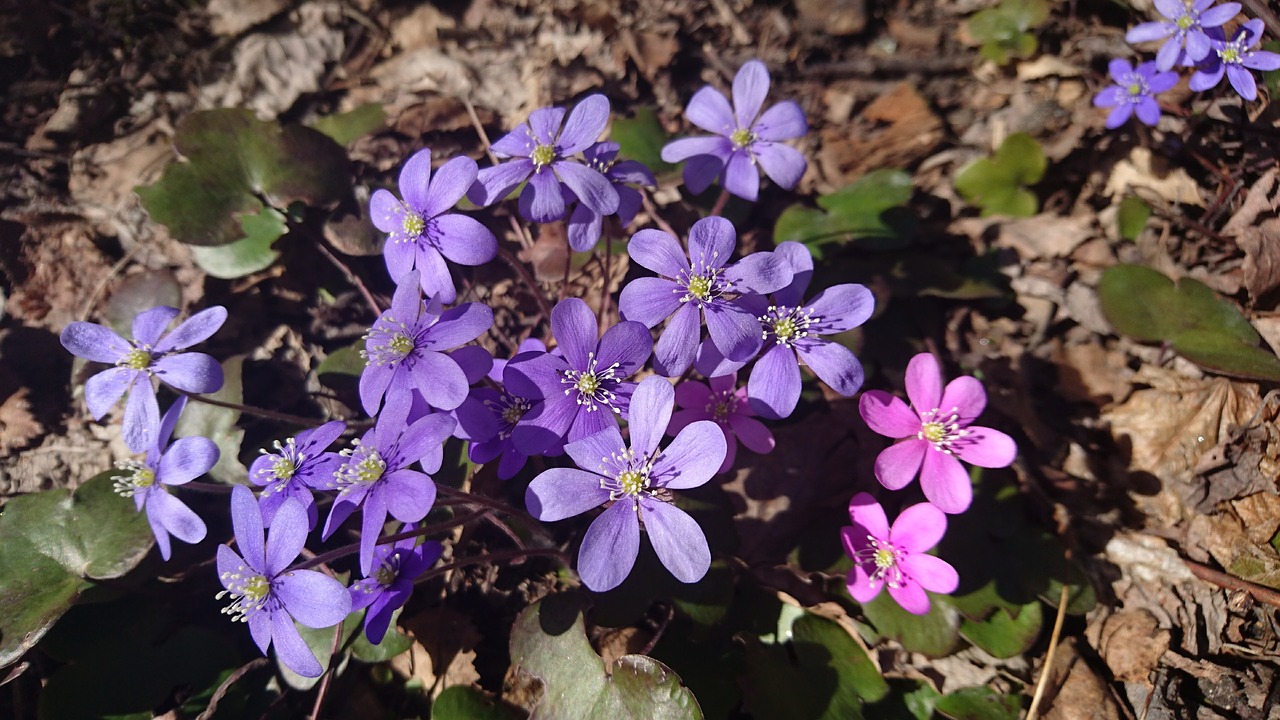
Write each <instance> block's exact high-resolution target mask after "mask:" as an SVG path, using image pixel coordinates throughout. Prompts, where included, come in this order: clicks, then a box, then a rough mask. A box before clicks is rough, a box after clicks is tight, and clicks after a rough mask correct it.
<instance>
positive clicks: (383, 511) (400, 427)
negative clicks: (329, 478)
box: [321, 413, 456, 575]
mask: <svg viewBox="0 0 1280 720" xmlns="http://www.w3.org/2000/svg"><path fill="white" fill-rule="evenodd" d="M455 423H456V421H455V420H454V419H453V418H452V417H450V416H448V415H446V414H444V413H432V414H430V415H428V416H426V417H424V418H421V419H419V420H417V421H415V422H414V423H413V424H412V425H409V426H408V427H406V426H405V425H404V424H403V422H401V421H397V420H394V419H388V418H387V417H386V416H385V415H383V416H379V417H378V423H377V424H376V425H374V426H373V428H372V429H370V430H369V431H368V432H366V433H365V434H364V436H363V437H361V438H360V439H359V440H356V441H354V442H353V443H352V447H351V448H349V449H347V450H343V451H342V455H343V457H344V458H345V461H344V462H343V464H342V466H341V467H339V468H338V471H337V473H336V475H335V476H334V479H333V482H332V483H331V484H330V486H329V487H328V488H325V489H329V490H337V491H338V497H337V499H335V500H334V501H333V509H331V510H330V511H329V517H327V518H326V519H325V522H324V532H323V533H322V535H321V536H322V537H323V538H326V539H327V538H328V537H329V536H330V535H332V534H333V531H334V530H337V529H338V526H339V525H341V524H342V522H343V521H344V520H346V519H347V518H348V517H351V514H352V513H353V512H355V511H356V509H357V508H359V509H360V511H361V514H362V518H361V525H360V572H362V573H364V574H365V575H368V574H369V571H370V568H372V567H373V548H374V546H375V544H376V543H377V541H378V536H379V535H381V534H382V526H383V524H384V523H386V521H387V514H388V513H390V514H391V516H392V517H394V518H395V519H396V520H399V521H400V522H405V523H411V522H418V521H419V520H421V519H422V518H424V517H426V515H427V513H428V512H430V511H431V506H432V505H434V504H435V502H436V484H435V481H433V480H432V479H431V476H430V475H428V474H426V473H421V472H418V471H417V470H411V469H409V466H410V465H412V464H414V463H415V462H418V461H419V460H422V459H423V458H425V457H427V456H428V455H431V454H432V453H433V452H435V451H437V450H438V449H439V448H440V446H441V445H443V444H444V441H445V440H446V439H447V438H448V437H449V434H450V433H452V432H453V426H454V424H455ZM434 469H435V470H439V466H438V465H436V467H435V468H434ZM433 471H434V470H433Z"/></svg>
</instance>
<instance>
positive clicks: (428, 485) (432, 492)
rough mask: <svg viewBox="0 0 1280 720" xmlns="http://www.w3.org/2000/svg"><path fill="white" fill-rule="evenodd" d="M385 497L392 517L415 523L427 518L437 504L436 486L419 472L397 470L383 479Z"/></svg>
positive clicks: (429, 478) (428, 477)
mask: <svg viewBox="0 0 1280 720" xmlns="http://www.w3.org/2000/svg"><path fill="white" fill-rule="evenodd" d="M382 492H383V497H384V499H385V500H386V503H387V510H388V511H390V513H391V516H392V517H394V518H395V519H397V520H399V521H400V522H406V523H414V522H418V521H419V520H421V519H422V518H424V517H426V516H427V513H429V512H431V507H432V506H433V505H435V503H436V484H435V482H434V481H433V480H432V479H431V477H430V476H428V475H426V474H425V473H420V472H418V471H417V470H397V471H395V472H393V473H391V474H389V475H386V476H385V477H383V479H382Z"/></svg>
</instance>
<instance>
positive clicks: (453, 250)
mask: <svg viewBox="0 0 1280 720" xmlns="http://www.w3.org/2000/svg"><path fill="white" fill-rule="evenodd" d="M475 180H476V162H475V161H474V160H472V159H471V158H469V157H456V158H453V159H452V160H450V161H449V162H447V163H445V164H444V165H441V166H440V169H439V170H436V177H435V181H434V182H432V179H431V150H430V149H428V148H424V149H422V150H419V151H418V152H416V153H414V155H413V157H411V158H409V162H407V163H405V165H404V169H403V170H401V171H400V194H401V195H403V196H404V202H403V203H401V202H400V201H399V200H397V199H396V196H395V195H392V194H391V193H390V192H389V191H387V190H378V191H377V192H375V193H374V194H373V197H371V198H369V216H370V217H371V218H372V219H373V224H374V226H375V227H377V228H378V229H379V230H381V231H383V232H385V233H389V234H390V237H388V238H387V244H386V246H385V247H384V248H383V251H382V254H383V258H384V259H385V260H386V262H387V271H388V272H389V273H390V274H391V279H392V280H395V281H396V282H397V283H398V282H400V278H401V277H402V276H403V275H404V274H405V273H407V272H409V271H410V270H413V269H415V268H416V269H417V270H418V271H419V272H420V273H421V275H420V281H421V283H422V292H423V293H424V294H426V295H427V296H428V297H430V296H432V295H439V296H440V302H444V303H451V302H453V301H454V300H455V299H457V296H458V293H457V290H456V289H455V288H454V286H453V278H451V277H450V276H449V267H448V266H447V265H445V262H444V258H448V259H450V260H452V261H453V262H456V263H458V264H459V265H483V264H484V263H487V262H489V261H490V260H492V259H493V258H494V256H495V255H497V254H498V240H497V239H496V238H495V237H494V236H493V233H491V232H489V229H488V228H486V227H485V226H484V225H481V224H480V223H479V222H478V221H476V220H475V219H474V218H470V217H467V216H466V215H459V214H457V213H451V212H448V211H449V210H450V209H452V208H453V206H454V205H457V204H458V201H459V200H461V199H462V196H463V195H466V194H467V190H468V189H469V188H470V187H471V184H472V183H474V182H475Z"/></svg>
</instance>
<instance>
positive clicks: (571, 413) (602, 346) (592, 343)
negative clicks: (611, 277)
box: [503, 298, 653, 455]
mask: <svg viewBox="0 0 1280 720" xmlns="http://www.w3.org/2000/svg"><path fill="white" fill-rule="evenodd" d="M551 332H552V333H553V334H554V335H555V338H556V342H557V343H559V347H558V348H557V352H555V353H525V354H523V355H521V356H518V357H516V358H515V359H513V360H512V361H511V362H510V363H508V365H507V367H506V371H505V372H504V373H503V379H504V380H505V384H506V388H507V391H508V392H510V393H511V394H513V395H515V396H517V397H520V398H526V399H527V400H529V401H531V403H532V404H531V406H530V408H529V410H528V412H526V413H525V414H524V416H523V417H522V418H520V421H519V422H518V423H517V424H516V427H515V429H514V430H513V431H512V435H511V439H512V442H514V443H515V446H516V448H517V449H519V450H520V451H521V452H523V453H524V454H526V455H541V454H543V453H544V452H545V451H547V450H548V449H549V448H552V447H554V446H555V445H556V444H557V443H558V442H560V441H561V439H563V438H565V437H566V435H567V437H568V440H569V442H574V441H576V440H581V439H582V438H585V437H587V436H590V435H594V434H595V433H598V432H600V431H602V430H604V429H606V428H617V426H618V422H617V420H616V419H614V415H623V417H625V414H624V413H625V412H626V409H627V405H628V403H629V402H630V399H631V392H632V391H633V390H634V389H635V383H633V382H627V378H629V377H631V376H632V375H634V374H635V373H636V371H637V370H639V369H640V367H641V366H642V365H644V362H645V361H646V360H648V359H649V355H650V354H651V353H652V352H653V339H652V338H651V337H650V336H649V330H648V329H647V328H645V326H644V325H641V324H640V323H638V322H631V321H623V322H620V323H618V324H616V325H614V326H613V327H611V328H609V329H608V330H606V331H605V333H604V336H603V337H600V338H599V340H597V332H598V331H597V329H596V316H595V313H593V312H591V308H589V307H587V304H586V303H585V302H583V301H582V300H580V299H579V298H568V299H567V300H562V301H560V302H559V303H558V304H557V305H556V306H555V308H553V309H552V311H551Z"/></svg>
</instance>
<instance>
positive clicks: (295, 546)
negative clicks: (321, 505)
mask: <svg viewBox="0 0 1280 720" xmlns="http://www.w3.org/2000/svg"><path fill="white" fill-rule="evenodd" d="M231 526H232V528H234V530H235V535H236V543H237V545H238V546H239V548H240V553H236V551H235V550H232V549H231V548H230V547H228V546H226V545H219V546H218V579H219V580H221V581H222V586H223V587H224V588H226V590H224V591H222V592H220V593H218V597H219V598H222V597H226V596H228V595H230V596H231V599H232V603H231V605H229V606H228V607H226V608H224V609H223V611H222V612H224V613H226V614H228V615H230V616H231V617H232V619H233V620H237V621H240V622H247V623H248V624H249V634H250V635H252V636H253V641H254V642H255V643H257V645H258V649H259V650H261V651H262V653H263V654H264V655H265V654H266V652H267V648H268V647H270V646H271V645H272V644H274V645H275V646H276V656H277V657H279V658H280V662H282V663H284V664H285V666H286V667H288V668H289V669H290V670H293V671H294V672H296V673H298V674H299V675H304V676H306V677H319V676H320V674H321V673H322V672H324V668H322V667H320V663H319V662H318V661H316V656H315V655H314V654H312V652H311V649H310V648H308V647H307V643H306V641H305V640H303V639H302V635H300V634H299V633H298V629H297V628H296V627H294V625H293V621H294V620H297V621H298V622H299V623H301V624H303V625H305V626H306V627H310V628H323V627H330V626H333V625H337V624H338V623H339V622H341V621H342V619H343V618H345V617H346V616H347V614H348V613H350V612H351V596H350V595H348V594H347V589H346V588H345V587H343V585H342V583H340V582H338V581H337V580H334V579H333V578H331V577H329V576H327V575H325V574H324V573H321V572H316V571H314V570H289V569H288V568H289V564H290V563H292V562H293V561H294V559H295V558H297V557H298V553H300V552H302V546H303V545H304V544H305V543H306V541H307V511H306V510H304V509H303V508H302V505H301V504H300V503H298V501H297V500H294V499H292V498H289V499H287V500H285V501H284V503H283V504H282V505H281V506H280V511H279V512H277V513H276V519H275V522H274V523H273V524H272V526H271V536H270V537H268V538H267V539H266V542H265V543H264V542H263V535H264V530H263V525H262V514H261V510H260V509H259V508H258V502H257V501H256V500H254V499H253V492H252V491H250V490H249V488H247V487H245V486H243V485H237V486H236V487H234V488H232V490H231Z"/></svg>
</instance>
